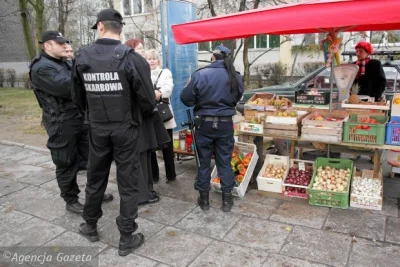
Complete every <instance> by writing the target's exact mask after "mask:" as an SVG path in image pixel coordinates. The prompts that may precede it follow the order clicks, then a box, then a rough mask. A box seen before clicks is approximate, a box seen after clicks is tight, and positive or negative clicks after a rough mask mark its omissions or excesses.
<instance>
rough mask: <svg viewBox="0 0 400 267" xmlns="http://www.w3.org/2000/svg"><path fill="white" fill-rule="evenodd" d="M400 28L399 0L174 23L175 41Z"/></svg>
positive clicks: (361, 0) (327, 2)
mask: <svg viewBox="0 0 400 267" xmlns="http://www.w3.org/2000/svg"><path fill="white" fill-rule="evenodd" d="M335 29H336V30H337V29H341V30H342V31H369V30H372V31H382V30H397V29H400V0H379V1H378V0H320V1H318V0H314V1H308V2H300V3H295V4H289V5H279V6H275V7H269V8H262V9H254V10H248V11H245V12H239V13H234V14H228V15H224V16H218V17H213V18H207V19H203V20H198V21H192V22H188V23H184V24H178V25H173V26H172V31H173V33H174V37H175V41H176V42H177V43H179V44H189V43H196V42H205V41H213V40H226V39H237V38H246V37H250V36H253V35H256V34H279V35H285V34H301V33H317V32H323V31H333V30H335Z"/></svg>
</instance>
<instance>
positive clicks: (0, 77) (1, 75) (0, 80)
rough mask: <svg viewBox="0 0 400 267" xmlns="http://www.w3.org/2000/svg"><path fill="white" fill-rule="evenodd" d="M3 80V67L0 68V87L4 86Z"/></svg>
mask: <svg viewBox="0 0 400 267" xmlns="http://www.w3.org/2000/svg"><path fill="white" fill-rule="evenodd" d="M4 80H5V69H4V68H0V87H4V86H3V84H4Z"/></svg>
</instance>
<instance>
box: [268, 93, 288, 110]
mask: <svg viewBox="0 0 400 267" xmlns="http://www.w3.org/2000/svg"><path fill="white" fill-rule="evenodd" d="M290 103H291V102H290V100H289V99H287V98H286V97H282V98H281V99H279V96H277V97H276V99H270V100H269V101H268V105H270V106H274V107H275V108H276V109H280V108H281V107H284V106H286V107H289V106H290Z"/></svg>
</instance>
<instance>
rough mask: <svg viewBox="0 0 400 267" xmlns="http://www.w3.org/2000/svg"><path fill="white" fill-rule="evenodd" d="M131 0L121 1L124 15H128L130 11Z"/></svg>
mask: <svg viewBox="0 0 400 267" xmlns="http://www.w3.org/2000/svg"><path fill="white" fill-rule="evenodd" d="M131 3H132V2H131V0H124V2H123V9H124V15H125V16H130V15H131V14H132V13H131V12H132V7H131Z"/></svg>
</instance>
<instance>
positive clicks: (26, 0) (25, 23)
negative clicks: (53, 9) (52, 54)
mask: <svg viewBox="0 0 400 267" xmlns="http://www.w3.org/2000/svg"><path fill="white" fill-rule="evenodd" d="M18 4H19V7H20V9H21V24H22V30H23V33H24V37H25V44H26V47H27V51H28V54H29V56H30V57H34V56H35V53H34V49H32V47H33V48H36V51H37V52H39V50H40V47H39V46H36V47H35V44H36V43H37V41H39V40H40V39H41V38H42V34H43V22H44V15H43V14H44V0H19V2H18ZM28 5H30V6H31V7H32V8H33V10H34V12H33V16H34V18H35V24H34V25H35V31H34V33H35V34H34V35H35V38H33V36H32V31H31V27H30V25H31V24H30V21H29V18H28V14H30V13H29V8H28ZM34 39H35V41H36V42H34V41H33V40H34Z"/></svg>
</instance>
